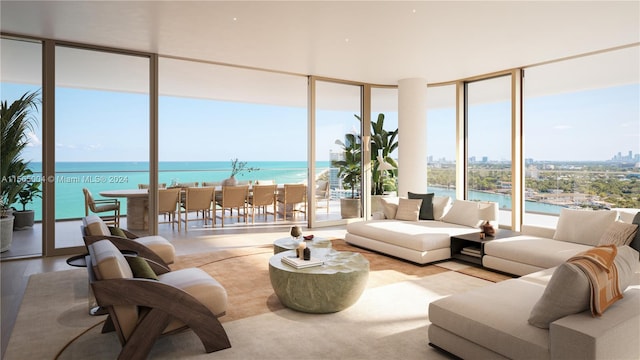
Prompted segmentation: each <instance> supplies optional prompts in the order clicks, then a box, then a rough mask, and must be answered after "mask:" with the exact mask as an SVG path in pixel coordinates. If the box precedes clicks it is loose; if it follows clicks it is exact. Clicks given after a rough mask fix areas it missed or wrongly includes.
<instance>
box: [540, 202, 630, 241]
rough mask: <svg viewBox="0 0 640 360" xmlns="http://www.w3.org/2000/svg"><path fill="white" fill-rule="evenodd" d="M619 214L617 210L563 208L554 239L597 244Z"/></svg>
mask: <svg viewBox="0 0 640 360" xmlns="http://www.w3.org/2000/svg"><path fill="white" fill-rule="evenodd" d="M617 216H618V213H617V212H615V211H607V210H597V211H594V210H574V209H561V210H560V218H558V226H557V227H556V232H555V234H553V240H562V241H570V242H573V243H578V244H584V245H591V246H596V245H597V244H598V242H599V241H600V238H601V237H602V234H604V232H605V231H606V230H607V228H608V227H609V225H611V224H612V223H613V222H614V221H616V217H617Z"/></svg>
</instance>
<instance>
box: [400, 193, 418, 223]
mask: <svg viewBox="0 0 640 360" xmlns="http://www.w3.org/2000/svg"><path fill="white" fill-rule="evenodd" d="M421 205H422V199H404V198H400V201H399V202H398V211H397V212H396V219H397V220H407V221H418V218H419V216H420V206H421Z"/></svg>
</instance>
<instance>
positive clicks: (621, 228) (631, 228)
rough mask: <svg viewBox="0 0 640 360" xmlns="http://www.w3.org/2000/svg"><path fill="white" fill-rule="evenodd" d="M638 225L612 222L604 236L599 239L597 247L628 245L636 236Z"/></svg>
mask: <svg viewBox="0 0 640 360" xmlns="http://www.w3.org/2000/svg"><path fill="white" fill-rule="evenodd" d="M637 231H638V225H636V224H626V223H623V222H621V221H614V222H613V223H612V224H611V225H609V227H608V228H607V230H605V232H604V234H602V236H601V237H600V241H599V242H598V246H600V245H609V244H613V245H616V246H622V245H629V243H631V240H633V239H634V237H635V236H636V232H637Z"/></svg>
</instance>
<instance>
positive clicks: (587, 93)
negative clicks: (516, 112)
mask: <svg viewBox="0 0 640 360" xmlns="http://www.w3.org/2000/svg"><path fill="white" fill-rule="evenodd" d="M639 63H640V47H638V46H634V47H630V48H626V49H620V50H616V51H609V52H605V53H601V54H596V55H591V56H586V57H580V58H576V59H570V60H565V61H559V62H554V63H550V64H546V65H540V66H535V67H531V68H527V69H526V70H525V78H524V100H525V104H524V115H523V117H524V133H525V134H526V139H525V140H526V141H525V146H524V157H525V186H526V200H527V201H526V203H525V217H524V222H525V223H529V224H531V223H533V224H543V225H551V226H553V225H554V224H555V221H556V220H557V215H558V214H559V213H560V209H562V208H593V209H603V208H604V209H610V208H623V207H624V208H640V197H639V195H638V194H640V178H639V176H638V164H639V163H640V120H639V119H640V68H639V67H638V64H639Z"/></svg>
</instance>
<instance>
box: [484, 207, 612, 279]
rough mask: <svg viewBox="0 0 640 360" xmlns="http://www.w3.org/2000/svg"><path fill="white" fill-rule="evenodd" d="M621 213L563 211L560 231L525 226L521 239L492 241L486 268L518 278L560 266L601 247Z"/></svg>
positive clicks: (486, 247) (488, 249) (487, 253)
mask: <svg viewBox="0 0 640 360" xmlns="http://www.w3.org/2000/svg"><path fill="white" fill-rule="evenodd" d="M618 216H619V215H618V212H617V211H585V210H572V209H562V210H561V211H560V217H559V218H558V225H557V228H556V229H551V228H543V227H536V226H526V225H524V226H522V229H521V234H522V235H520V236H514V237H509V238H505V239H497V240H492V241H489V242H487V243H486V244H485V246H484V252H485V256H484V257H483V258H482V266H484V267H487V268H490V269H494V270H499V271H503V272H506V273H509V274H514V275H519V276H522V275H526V274H530V273H533V272H536V271H540V270H544V269H548V268H551V267H554V266H558V265H560V264H561V263H563V262H564V261H566V260H567V259H569V258H570V257H572V256H574V255H575V254H577V253H579V252H582V251H585V250H588V249H590V248H591V247H593V246H595V245H597V244H598V241H599V240H600V238H601V237H602V235H603V234H604V233H605V231H607V229H608V228H609V226H610V225H611V224H613V223H614V222H615V221H616V220H617V219H618Z"/></svg>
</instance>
